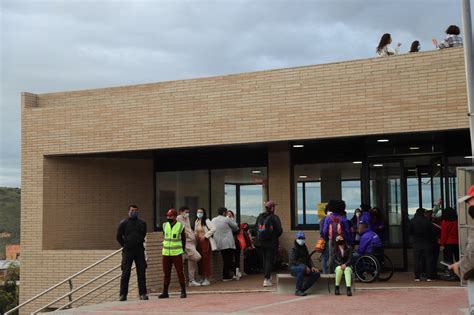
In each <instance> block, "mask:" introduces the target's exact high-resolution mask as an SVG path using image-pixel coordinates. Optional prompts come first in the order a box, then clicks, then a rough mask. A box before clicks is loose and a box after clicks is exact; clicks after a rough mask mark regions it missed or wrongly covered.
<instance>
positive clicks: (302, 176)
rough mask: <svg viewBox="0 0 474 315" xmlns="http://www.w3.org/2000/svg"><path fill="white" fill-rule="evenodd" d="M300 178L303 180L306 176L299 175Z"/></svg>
mask: <svg viewBox="0 0 474 315" xmlns="http://www.w3.org/2000/svg"><path fill="white" fill-rule="evenodd" d="M300 178H303V179H304V178H308V176H306V175H300Z"/></svg>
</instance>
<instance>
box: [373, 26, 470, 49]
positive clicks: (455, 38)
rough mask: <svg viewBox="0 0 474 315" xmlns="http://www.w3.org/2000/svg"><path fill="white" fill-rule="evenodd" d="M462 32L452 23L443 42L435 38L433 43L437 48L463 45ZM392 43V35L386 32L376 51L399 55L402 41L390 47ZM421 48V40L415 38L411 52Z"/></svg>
mask: <svg viewBox="0 0 474 315" xmlns="http://www.w3.org/2000/svg"><path fill="white" fill-rule="evenodd" d="M460 34H461V30H460V29H459V27H458V26H456V25H450V26H448V28H447V29H446V37H445V39H444V40H443V41H442V42H441V43H438V40H437V39H435V38H433V39H432V43H433V45H434V46H435V48H437V49H443V48H451V47H462V45H463V44H462V38H461V36H459V35H460ZM391 43H392V36H391V35H390V34H389V33H385V34H383V35H382V37H381V38H380V42H379V45H378V46H377V49H376V53H377V55H378V56H381V57H385V56H391V55H398V53H399V52H400V46H401V45H402V44H401V43H397V45H396V46H395V48H392V47H390V44H391ZM420 49H421V45H420V42H419V41H418V40H415V41H413V42H412V43H411V46H410V51H409V52H410V53H414V52H418V51H420Z"/></svg>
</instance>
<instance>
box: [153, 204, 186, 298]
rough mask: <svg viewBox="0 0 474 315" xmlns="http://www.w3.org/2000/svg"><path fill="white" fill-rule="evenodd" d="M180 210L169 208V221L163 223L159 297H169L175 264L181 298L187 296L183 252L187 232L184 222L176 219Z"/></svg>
mask: <svg viewBox="0 0 474 315" xmlns="http://www.w3.org/2000/svg"><path fill="white" fill-rule="evenodd" d="M177 216H178V212H177V211H176V210H175V209H169V210H168V212H167V213H166V219H167V222H165V223H164V224H163V237H164V238H163V249H162V252H161V254H162V257H163V273H164V279H163V293H161V294H160V295H159V296H158V298H159V299H166V298H169V294H168V288H169V286H170V282H171V267H172V265H174V268H175V269H176V273H177V274H178V279H179V284H180V285H181V298H185V297H186V282H185V279H184V271H183V253H184V250H185V248H186V234H185V232H184V224H182V223H181V222H178V221H177V220H176V218H177Z"/></svg>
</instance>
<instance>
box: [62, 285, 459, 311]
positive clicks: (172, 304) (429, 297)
mask: <svg viewBox="0 0 474 315" xmlns="http://www.w3.org/2000/svg"><path fill="white" fill-rule="evenodd" d="M342 293H345V289H343V290H342ZM466 308H467V291H466V289H465V288H426V289H420V288H416V289H408V288H406V289H391V290H359V291H356V292H355V295H354V296H352V297H347V296H345V295H341V296H334V295H313V296H307V297H304V298H299V297H296V296H294V295H281V294H277V293H273V292H262V293H234V294H232V293H222V294H202V295H201V294H194V295H189V296H188V298H187V299H180V298H179V297H171V298H170V299H165V300H158V299H156V297H154V298H152V299H151V300H149V301H136V302H127V303H126V304H119V302H117V303H115V304H114V305H110V304H108V305H96V306H94V310H90V309H89V310H87V311H86V310H84V311H80V310H79V309H76V310H72V311H69V312H68V314H71V313H74V314H84V315H85V314H90V315H101V314H104V315H105V314H107V315H110V314H126V315H132V314H137V315H138V314H185V313H186V314H194V315H196V314H228V313H236V312H238V313H241V314H285V315H289V314H298V315H299V314H345V315H348V314H351V315H352V314H365V315H366V314H462V312H461V311H460V309H466Z"/></svg>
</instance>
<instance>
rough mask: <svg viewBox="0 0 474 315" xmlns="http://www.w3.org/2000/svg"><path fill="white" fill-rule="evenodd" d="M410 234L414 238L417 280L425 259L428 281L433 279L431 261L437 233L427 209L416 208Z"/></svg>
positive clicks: (409, 230)
mask: <svg viewBox="0 0 474 315" xmlns="http://www.w3.org/2000/svg"><path fill="white" fill-rule="evenodd" d="M408 234H410V235H411V236H412V239H413V254H414V259H415V268H414V269H415V270H414V271H415V281H420V276H421V263H422V261H424V263H425V266H426V269H425V272H426V275H427V276H428V279H426V281H432V279H431V278H430V277H431V276H432V274H433V271H432V264H431V261H432V256H433V239H434V238H435V234H434V230H433V226H432V224H431V221H430V220H428V218H426V217H425V209H423V208H419V209H418V210H416V213H415V216H414V217H413V219H412V220H411V221H410V224H409V225H408Z"/></svg>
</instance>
